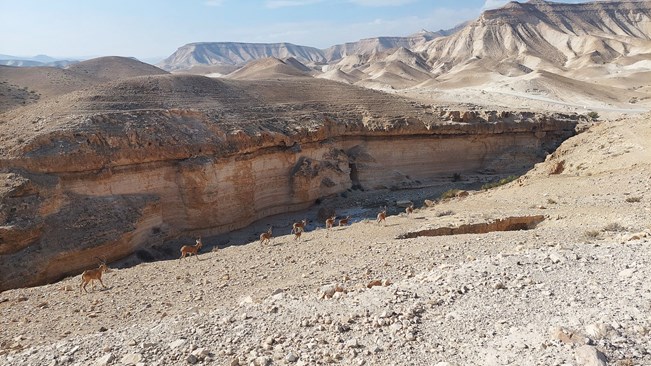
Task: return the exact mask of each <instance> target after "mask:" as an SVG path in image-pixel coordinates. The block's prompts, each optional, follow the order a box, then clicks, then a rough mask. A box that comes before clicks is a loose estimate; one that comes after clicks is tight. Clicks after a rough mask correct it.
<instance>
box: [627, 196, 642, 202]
mask: <svg viewBox="0 0 651 366" xmlns="http://www.w3.org/2000/svg"><path fill="white" fill-rule="evenodd" d="M640 201H642V197H628V198H626V202H628V203H635V202H640Z"/></svg>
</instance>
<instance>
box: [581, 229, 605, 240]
mask: <svg viewBox="0 0 651 366" xmlns="http://www.w3.org/2000/svg"><path fill="white" fill-rule="evenodd" d="M583 235H584V236H585V237H586V238H588V239H597V238H598V237H599V235H601V232H599V230H588V231H586V232H585V233H583Z"/></svg>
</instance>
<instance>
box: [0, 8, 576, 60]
mask: <svg viewBox="0 0 651 366" xmlns="http://www.w3.org/2000/svg"><path fill="white" fill-rule="evenodd" d="M506 2H507V1H502V0H250V1H249V0H183V1H181V0H178V1H172V0H57V1H54V0H20V1H18V0H0V54H8V55H17V56H34V55H36V54H47V55H50V56H54V57H88V56H106V55H119V56H134V57H138V58H141V59H152V58H158V57H160V58H162V57H167V56H169V55H170V54H171V53H172V52H174V51H175V50H176V49H177V48H178V47H180V46H182V45H184V44H186V43H190V42H207V41H237V42H263V43H273V42H290V43H294V44H300V45H305V46H313V47H318V48H326V47H328V46H331V45H334V44H338V43H344V42H352V41H356V40H358V39H361V38H367V37H373V36H383V35H397V36H402V35H407V34H411V33H414V32H417V31H419V30H420V29H427V30H432V31H436V30H439V29H449V28H452V27H454V26H455V25H457V24H459V23H461V22H463V21H466V20H470V19H474V18H476V17H477V16H478V15H479V14H480V13H481V11H482V10H484V9H486V8H489V7H496V6H500V5H503V4H505V3H506ZM562 2H580V1H576V0H567V1H562Z"/></svg>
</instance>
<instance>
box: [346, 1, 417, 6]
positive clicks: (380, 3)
mask: <svg viewBox="0 0 651 366" xmlns="http://www.w3.org/2000/svg"><path fill="white" fill-rule="evenodd" d="M414 1H416V0H350V2H351V3H353V4H357V5H360V6H372V7H382V6H400V5H406V4H409V3H413V2H414Z"/></svg>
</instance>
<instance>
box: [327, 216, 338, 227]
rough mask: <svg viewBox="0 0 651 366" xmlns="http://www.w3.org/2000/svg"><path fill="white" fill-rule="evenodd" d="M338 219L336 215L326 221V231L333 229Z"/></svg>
mask: <svg viewBox="0 0 651 366" xmlns="http://www.w3.org/2000/svg"><path fill="white" fill-rule="evenodd" d="M336 218H337V216H336V215H335V216H332V217H328V218H327V219H326V221H325V224H326V229H332V227H333V226H334V224H335V219H336Z"/></svg>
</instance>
